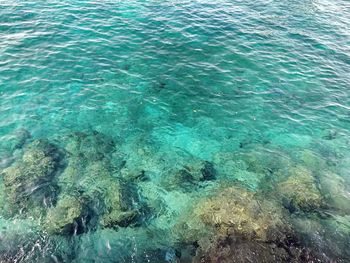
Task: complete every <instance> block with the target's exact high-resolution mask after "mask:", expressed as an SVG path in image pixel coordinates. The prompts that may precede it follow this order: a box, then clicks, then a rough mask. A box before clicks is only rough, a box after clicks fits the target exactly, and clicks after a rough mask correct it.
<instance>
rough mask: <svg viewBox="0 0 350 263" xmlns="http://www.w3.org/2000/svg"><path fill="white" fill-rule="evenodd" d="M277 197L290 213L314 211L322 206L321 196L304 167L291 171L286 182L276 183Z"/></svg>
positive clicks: (311, 176) (313, 179)
mask: <svg viewBox="0 0 350 263" xmlns="http://www.w3.org/2000/svg"><path fill="white" fill-rule="evenodd" d="M277 191H278V195H280V196H281V199H282V202H283V205H284V206H285V207H286V208H287V209H289V211H290V212H294V211H297V210H301V211H306V212H307V211H315V210H318V209H320V208H321V207H322V206H324V202H323V198H322V195H321V193H320V191H319V189H318V187H317V184H316V181H315V178H314V177H313V175H312V173H311V172H310V171H309V170H307V169H306V168H304V167H301V166H297V167H294V168H292V169H291V171H290V176H289V177H288V179H287V180H285V181H282V182H280V183H278V185H277Z"/></svg>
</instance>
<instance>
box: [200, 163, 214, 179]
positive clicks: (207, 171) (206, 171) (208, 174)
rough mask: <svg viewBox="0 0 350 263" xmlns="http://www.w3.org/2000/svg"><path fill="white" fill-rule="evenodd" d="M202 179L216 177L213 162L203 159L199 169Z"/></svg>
mask: <svg viewBox="0 0 350 263" xmlns="http://www.w3.org/2000/svg"><path fill="white" fill-rule="evenodd" d="M201 174H202V178H201V180H202V181H207V180H214V179H216V170H215V168H214V165H213V163H211V162H208V161H205V162H204V164H203V168H202V169H201Z"/></svg>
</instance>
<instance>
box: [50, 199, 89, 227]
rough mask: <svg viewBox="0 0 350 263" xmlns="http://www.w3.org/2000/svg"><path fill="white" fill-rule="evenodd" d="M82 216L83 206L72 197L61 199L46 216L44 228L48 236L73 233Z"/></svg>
mask: <svg viewBox="0 0 350 263" xmlns="http://www.w3.org/2000/svg"><path fill="white" fill-rule="evenodd" d="M82 215H83V205H82V203H81V201H80V200H79V199H78V198H76V197H74V196H64V197H61V198H60V199H59V201H58V203H57V204H56V206H55V207H53V208H50V209H49V210H48V212H47V215H46V220H45V228H46V230H47V231H48V232H49V233H50V234H58V233H70V232H74V231H75V229H76V228H77V226H78V222H77V221H78V220H79V219H80V218H81V216H82Z"/></svg>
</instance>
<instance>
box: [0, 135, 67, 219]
mask: <svg viewBox="0 0 350 263" xmlns="http://www.w3.org/2000/svg"><path fill="white" fill-rule="evenodd" d="M62 156H63V155H62V152H61V151H59V149H58V148H57V147H56V146H55V145H53V144H51V143H49V142H48V141H46V140H35V141H33V142H32V143H31V144H29V145H28V146H27V147H26V148H25V149H24V153H23V156H22V158H21V159H20V160H18V161H16V162H15V163H14V164H13V165H12V166H10V167H8V168H6V169H4V170H3V172H2V178H3V183H4V191H5V196H6V200H7V202H8V203H9V204H10V206H11V209H10V210H11V211H10V214H16V213H17V212H18V211H19V210H23V209H24V211H28V210H31V209H32V208H34V207H35V206H42V205H44V203H43V202H45V203H46V204H47V202H52V201H53V199H54V187H55V186H54V185H55V183H54V177H55V175H56V172H57V169H58V167H59V166H60V164H61V163H60V162H61V160H62Z"/></svg>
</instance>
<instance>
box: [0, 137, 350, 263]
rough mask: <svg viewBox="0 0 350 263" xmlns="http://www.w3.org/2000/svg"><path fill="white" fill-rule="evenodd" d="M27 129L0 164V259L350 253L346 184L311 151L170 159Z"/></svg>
mask: <svg viewBox="0 0 350 263" xmlns="http://www.w3.org/2000/svg"><path fill="white" fill-rule="evenodd" d="M25 138H26V141H21V144H20V145H19V144H16V146H15V147H14V150H16V151H17V152H16V154H15V155H14V156H15V158H14V161H13V162H12V163H8V164H7V165H4V167H3V169H2V170H1V183H0V187H1V191H0V207H1V210H0V213H1V215H0V226H1V228H0V241H1V242H0V261H1V262H349V261H350V252H349V250H348V247H349V245H350V202H349V201H350V194H349V189H348V187H347V185H348V184H347V183H346V178H344V177H343V176H342V175H341V174H338V173H337V172H338V171H339V169H338V166H337V165H329V163H327V162H326V161H325V158H322V157H321V156H318V155H317V154H315V153H314V152H311V151H308V150H302V151H300V152H299V153H298V154H297V155H292V154H288V153H286V152H283V151H281V150H280V149H276V148H271V147H270V146H266V145H265V146H264V145H254V147H247V148H243V149H241V150H240V151H239V152H218V153H217V154H216V155H215V157H214V158H213V159H212V160H202V159H199V158H196V157H193V156H188V157H187V158H185V159H181V160H180V159H179V160H176V161H174V160H171V158H176V157H174V156H171V154H169V156H168V155H163V154H161V153H159V151H157V150H156V149H149V148H148V149H141V150H140V149H139V150H136V149H134V151H133V152H137V154H136V155H132V153H131V152H125V148H123V142H122V140H115V139H113V138H110V137H108V136H106V135H104V134H102V133H99V132H97V131H88V132H76V133H73V134H70V135H65V136H61V137H60V138H56V139H52V140H51V139H50V140H47V139H32V138H30V137H29V136H27V135H26V136H25ZM268 147H270V148H268Z"/></svg>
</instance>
